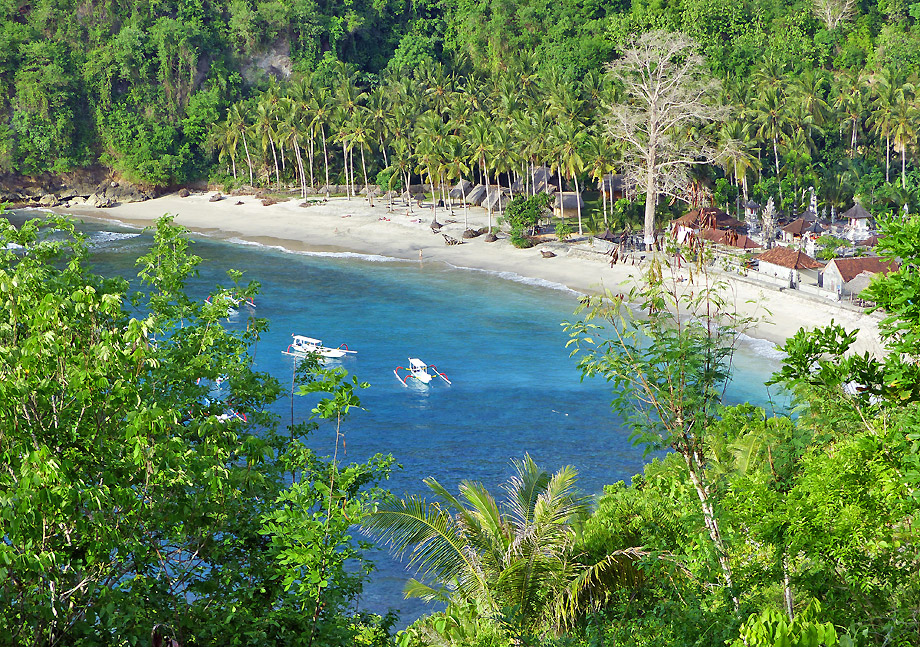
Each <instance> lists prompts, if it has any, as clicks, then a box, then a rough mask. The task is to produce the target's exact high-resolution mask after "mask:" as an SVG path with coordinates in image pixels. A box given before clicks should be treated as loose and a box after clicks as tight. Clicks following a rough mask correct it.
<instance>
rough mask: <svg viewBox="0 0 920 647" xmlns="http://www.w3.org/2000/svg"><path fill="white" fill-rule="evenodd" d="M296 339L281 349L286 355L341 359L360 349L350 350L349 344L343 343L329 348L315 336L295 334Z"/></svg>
mask: <svg viewBox="0 0 920 647" xmlns="http://www.w3.org/2000/svg"><path fill="white" fill-rule="evenodd" d="M293 337H294V341H292V342H291V343H290V345H288V347H287V349H286V350H283V351H281V352H282V353H283V354H285V355H292V356H293V357H301V358H303V357H307V356H308V355H319V356H320V357H325V358H327V359H340V358H342V357H345V355H348V354H354V353H357V352H358V351H356V350H349V349H348V345H347V344H342V345H341V346H339V347H338V348H328V347H326V346H323V342H321V341H320V340H319V339H314V338H313V337H304V336H303V335H293Z"/></svg>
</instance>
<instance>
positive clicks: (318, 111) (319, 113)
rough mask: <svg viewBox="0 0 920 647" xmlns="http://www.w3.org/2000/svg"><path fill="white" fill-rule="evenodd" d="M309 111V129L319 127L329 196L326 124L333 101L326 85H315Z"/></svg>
mask: <svg viewBox="0 0 920 647" xmlns="http://www.w3.org/2000/svg"><path fill="white" fill-rule="evenodd" d="M309 111H310V114H312V115H313V118H312V119H311V120H310V128H311V130H314V131H315V129H317V128H318V129H319V133H320V137H321V138H322V141H323V160H324V162H325V165H326V197H327V198H328V197H329V150H328V149H327V148H326V126H328V125H329V124H330V123H331V121H332V115H333V103H332V97H331V96H330V94H329V89H328V88H326V87H323V86H321V87H317V88H316V89H315V91H314V92H313V94H312V96H311V97H310V102H309Z"/></svg>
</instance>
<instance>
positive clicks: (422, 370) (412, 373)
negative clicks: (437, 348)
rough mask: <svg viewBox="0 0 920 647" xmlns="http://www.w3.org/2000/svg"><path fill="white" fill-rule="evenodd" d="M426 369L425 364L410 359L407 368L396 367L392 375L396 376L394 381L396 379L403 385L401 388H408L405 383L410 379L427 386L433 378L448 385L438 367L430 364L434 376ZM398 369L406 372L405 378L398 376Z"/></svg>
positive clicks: (418, 360)
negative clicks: (439, 379)
mask: <svg viewBox="0 0 920 647" xmlns="http://www.w3.org/2000/svg"><path fill="white" fill-rule="evenodd" d="M428 368H429V366H428V365H427V364H425V362H423V361H422V360H420V359H419V358H417V357H410V358H409V366H408V368H407V367H405V366H397V367H396V368H395V369H393V374H394V375H396V379H398V380H399V381H400V382H402V383H403V386H409V385H408V384H407V382H408V381H409V378H412V377H414V378H415V379H416V380H418V381H419V382H421V383H422V384H428V383H429V382H431V380H432V379H434V377H435V376H437V377H439V378H441V379H442V380H444V381H445V382H447V383H448V384H450V383H451V382H450V380H448V379H447V376H446V375H444V373H441V372H439V371H438V367H437V366H435V365H434V364H432V365H431V367H430V368H431V370H433V371H434V375H432V374H431V373H429V372H428ZM400 369H402V370H404V371H408V372H407V373H406V375H405V377H402V376H400V374H399V370H400Z"/></svg>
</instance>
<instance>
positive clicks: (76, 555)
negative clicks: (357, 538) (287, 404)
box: [0, 219, 389, 645]
mask: <svg viewBox="0 0 920 647" xmlns="http://www.w3.org/2000/svg"><path fill="white" fill-rule="evenodd" d="M0 250H2V251H0V299H2V301H3V308H2V309H0V311H2V315H0V346H2V348H3V353H2V359H0V393H2V398H0V460H2V464H3V465H4V470H3V475H2V476H0V493H2V496H0V536H2V538H3V541H2V542H0V565H2V566H0V604H2V607H3V612H2V613H0V627H2V631H3V633H4V636H5V637H6V638H5V641H6V642H7V643H8V644H17V645H26V644H31V645H59V644H81V645H104V644H105V645H108V644H147V643H148V641H150V640H151V636H155V637H158V638H157V639H158V640H161V641H167V644H168V639H173V640H176V641H177V642H178V643H179V644H182V645H204V644H217V643H221V644H233V645H261V644H265V642H266V641H269V642H273V643H277V644H292V645H293V644H311V643H312V644H316V645H340V644H344V643H346V642H348V643H351V642H352V641H353V640H355V639H356V637H357V636H359V635H364V634H365V633H367V632H371V633H376V634H378V635H379V636H381V637H385V636H386V634H387V626H388V625H387V624H386V623H382V622H381V619H379V618H377V619H374V618H370V617H368V618H362V617H360V616H357V615H355V614H354V613H352V612H351V611H350V604H351V602H352V601H353V600H354V599H355V597H356V596H357V595H358V594H359V593H360V591H361V583H362V581H363V579H364V577H365V576H366V573H367V562H366V561H365V560H364V558H363V556H362V553H361V551H360V550H359V548H358V546H357V545H355V544H354V543H352V541H351V534H350V531H349V527H350V525H351V523H352V522H354V521H358V520H360V519H361V518H362V516H363V515H364V514H365V513H366V511H367V509H368V507H369V505H370V503H371V500H372V499H373V498H374V497H376V496H377V492H378V491H377V489H376V487H375V484H376V483H377V482H378V481H379V480H380V479H381V478H383V477H385V475H386V474H387V471H388V469H389V460H388V459H386V458H384V457H380V456H377V457H374V458H372V459H371V460H370V461H369V462H367V463H365V464H353V465H341V464H340V463H339V462H338V461H337V460H336V459H335V457H334V448H329V449H330V452H329V453H330V454H333V458H332V459H329V458H326V457H323V456H322V455H320V454H317V453H316V452H314V451H313V450H311V449H309V448H308V447H307V446H306V445H305V444H304V442H303V441H304V439H305V437H306V435H307V434H308V433H309V432H310V431H311V430H312V428H313V427H315V426H316V424H318V423H320V422H323V421H332V422H336V423H338V419H339V417H340V416H342V415H344V414H346V413H347V409H348V408H349V407H351V406H354V405H355V403H356V400H355V398H354V395H353V392H352V389H349V388H348V387H347V384H346V383H345V382H344V380H343V376H342V375H340V374H337V373H334V372H328V371H321V370H318V369H316V367H315V366H314V367H313V369H314V371H313V373H312V374H310V375H304V376H303V377H301V378H299V381H305V382H306V386H307V387H309V390H310V391H312V392H316V393H318V394H322V393H323V392H325V393H327V394H328V395H326V396H323V397H320V398H319V399H318V400H317V405H316V408H315V410H314V413H315V417H316V420H317V422H309V423H300V424H297V425H294V426H292V427H291V428H290V429H289V430H287V432H286V433H283V434H282V433H279V432H278V429H277V428H278V420H277V419H276V418H275V416H273V415H271V414H268V413H266V406H267V405H268V404H269V403H270V402H272V401H274V400H275V399H277V398H278V397H279V395H280V389H279V385H278V383H277V381H276V380H274V379H273V378H271V377H269V376H267V375H265V374H261V373H258V372H256V371H254V370H253V369H252V363H251V359H250V355H249V349H250V348H251V346H252V344H254V343H255V342H256V340H257V339H258V337H259V334H260V332H261V331H262V330H264V327H265V322H264V321H263V320H258V319H252V320H251V321H249V322H248V325H247V326H246V327H245V328H244V329H242V330H229V329H227V328H225V327H223V326H221V325H220V324H219V323H218V322H219V320H220V319H222V318H226V316H227V311H228V308H229V307H230V303H231V301H230V299H229V298H228V294H229V291H228V290H219V291H216V292H214V293H213V294H212V295H211V299H210V302H204V300H203V299H202V300H194V299H192V298H191V297H190V296H188V294H187V292H186V291H185V286H186V284H187V281H188V280H189V279H190V277H192V276H193V275H194V274H195V272H196V266H197V265H198V263H199V262H200V259H199V258H197V257H196V256H193V255H191V254H190V253H189V251H188V242H187V240H186V239H185V237H184V235H183V232H182V231H181V230H180V229H179V228H177V227H175V226H173V225H172V224H171V223H170V221H169V220H168V219H164V220H162V221H161V222H160V223H159V225H158V227H157V230H156V234H155V243H154V246H153V248H152V249H151V250H150V252H149V253H148V254H146V255H144V256H143V257H141V258H140V259H139V260H138V264H139V266H140V272H139V278H140V280H141V281H142V283H143V289H142V290H141V291H139V292H135V291H131V290H129V286H128V283H127V282H126V281H125V280H123V279H103V278H102V277H99V276H95V275H93V274H92V273H91V272H89V271H88V270H87V268H86V256H87V251H86V246H85V245H84V243H83V241H82V240H81V238H80V236H79V235H78V234H76V233H75V231H74V229H73V226H72V225H70V224H68V223H67V222H64V221H61V220H57V219H51V220H47V221H40V220H33V221H30V222H28V223H26V224H25V225H24V226H23V227H22V228H21V229H19V230H16V229H14V228H13V227H12V226H11V225H10V224H9V223H8V222H7V221H6V220H2V221H0ZM232 278H237V279H238V278H239V276H238V274H234V275H233V276H232ZM234 289H235V290H237V293H238V294H246V295H251V294H253V293H254V291H255V289H256V286H255V285H254V284H252V285H249V286H239V285H238V286H236V287H235V288H234ZM138 313H139V314H138ZM325 424H328V422H327V423H325ZM356 560H357V562H356V563H357V564H358V567H357V568H355V567H354V565H349V566H348V567H347V568H346V562H352V564H354V563H355V561H356Z"/></svg>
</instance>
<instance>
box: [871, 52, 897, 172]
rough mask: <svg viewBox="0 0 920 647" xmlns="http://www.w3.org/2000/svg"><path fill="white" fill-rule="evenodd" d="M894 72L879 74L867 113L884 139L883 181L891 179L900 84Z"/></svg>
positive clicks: (876, 131) (878, 135)
mask: <svg viewBox="0 0 920 647" xmlns="http://www.w3.org/2000/svg"><path fill="white" fill-rule="evenodd" d="M894 76H895V73H894V72H891V71H887V70H886V71H884V72H883V73H882V74H880V75H879V78H878V83H877V84H876V85H875V88H874V95H875V96H874V97H873V99H872V104H871V109H872V112H871V113H870V114H869V124H870V125H871V127H872V132H873V133H875V135H876V136H877V137H879V138H880V139H881V138H884V139H885V182H886V183H887V182H890V181H891V177H890V176H891V134H892V132H893V131H894V111H895V106H896V105H897V103H898V93H899V91H900V90H901V88H900V84H899V83H898V82H897V80H896V79H895V78H893V77H894Z"/></svg>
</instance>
